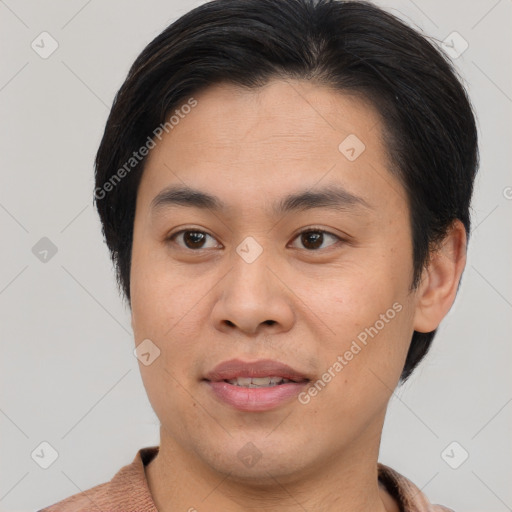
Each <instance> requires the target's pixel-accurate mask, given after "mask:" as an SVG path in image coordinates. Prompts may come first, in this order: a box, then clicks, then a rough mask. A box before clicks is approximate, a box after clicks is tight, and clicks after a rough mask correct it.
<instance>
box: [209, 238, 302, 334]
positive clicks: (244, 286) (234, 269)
mask: <svg viewBox="0 0 512 512" xmlns="http://www.w3.org/2000/svg"><path fill="white" fill-rule="evenodd" d="M270 250H271V249H269V248H264V247H263V245H262V244H260V243H259V242H258V241H257V240H256V239H255V238H254V237H247V238H245V239H244V240H243V241H242V242H241V243H240V244H239V245H238V246H237V247H236V248H235V252H234V253H233V254H232V263H231V271H230V272H228V274H227V275H226V278H225V279H223V280H222V283H223V284H222V286H223V290H222V293H221V295H220V296H219V301H218V303H217V304H216V305H215V309H214V320H215V322H216V323H217V324H218V326H220V325H234V326H237V327H238V328H240V329H241V330H244V331H246V332H248V333H249V332H250V333H254V332H255V331H257V330H258V328H259V325H260V324H262V323H264V322H266V323H267V324H270V325H272V326H274V327H273V329H280V328H281V329H288V328H289V327H290V325H291V322H292V321H293V312H292V309H291V305H290V303H289V298H288V297H287V296H286V292H285V289H284V287H283V286H282V285H280V283H279V280H278V279H277V278H276V276H275V275H274V273H276V270H275V269H274V271H273V272H272V271H271V270H270V269H269V268H268V267H270V268H272V261H274V260H273V258H272V256H271V254H270ZM269 321H271V322H269ZM275 324H279V326H280V327H279V326H275Z"/></svg>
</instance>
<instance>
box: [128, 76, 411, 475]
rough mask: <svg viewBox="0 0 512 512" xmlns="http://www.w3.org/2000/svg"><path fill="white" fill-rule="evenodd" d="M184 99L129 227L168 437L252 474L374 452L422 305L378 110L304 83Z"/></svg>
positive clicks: (214, 463)
mask: <svg viewBox="0 0 512 512" xmlns="http://www.w3.org/2000/svg"><path fill="white" fill-rule="evenodd" d="M194 98H195V100H196V101H197V104H196V105H195V106H194V107H193V108H191V109H186V111H187V112H188V113H187V114H186V115H183V116H182V117H180V120H179V123H177V124H175V125H174V127H173V129H172V130H170V131H169V133H168V134H165V135H164V136H163V137H162V140H161V141H157V144H156V147H154V149H152V150H151V152H150V154H149V156H148V160H147V163H146V166H145V170H144V174H143V177H142V180H141V183H140V187H139V190H138V196H137V204H136V216H135V225H134V239H133V252H132V263H131V306H132V326H133V329H134V334H135V342H136V344H137V345H138V344H139V343H141V342H142V341H143V340H150V342H148V341H146V342H145V343H146V344H147V343H150V345H147V346H151V347H153V349H152V350H151V351H150V352H151V354H153V355H152V356H151V361H152V362H151V364H147V365H145V364H141V365H140V368H141V373H142V379H143V382H144V385H145V388H146V391H147V394H148V397H149V400H150V402H151V404H152V406H153V409H154V411H155V413H156V414H157V416H158V418H159V420H160V422H161V425H162V427H161V446H162V447H164V446H167V449H169V450H170V451H172V452H173V453H174V455H175V456H176V457H178V458H180V460H182V461H183V460H185V459H186V461H187V464H190V467H195V468H196V469H198V470H202V469H204V468H208V470H210V471H217V472H221V473H224V474H227V473H231V474H232V478H240V479H241V480H243V479H244V478H250V479H251V480H252V481H254V480H255V479H258V478H259V477H261V478H263V477H265V476H268V474H269V473H270V474H272V475H274V476H275V477H281V479H282V480H281V481H283V482H284V481H286V479H287V478H292V475H294V476H297V475H302V476H305V477H306V476H307V475H308V474H313V473H314V472H318V470H319V468H322V470H325V469H326V468H328V467H329V466H331V465H335V464H336V461H338V460H340V457H341V458H343V457H345V458H346V457H348V458H349V459H352V460H354V461H360V460H366V459H367V460H371V459H375V460H376V459H377V455H378V444H379V440H380V432H381V429H382V424H383V420H384V415H385V410H386V406H387V402H388V400H389V398H390V396H391V394H392V390H393V389H394V388H395V386H396V384H397V382H398V379H399V377H400V374H401V371H402V369H403V366H404V362H405V357H406V354H407V350H408V347H409V343H410V340H411V336H412V334H413V331H414V315H415V307H416V300H415V295H414V294H410V293H409V286H410V284H411V281H412V242H411V230H410V225H409V212H408V208H407V202H406V196H405V192H404V190H403V188H402V186H401V185H400V183H399V182H398V181H397V179H396V178H395V177H394V176H393V175H392V174H391V172H390V170H389V169H390V165H391V164H390V162H389V158H388V155H387V148H386V147H385V145H384V142H383V126H382V123H381V121H380V119H379V116H378V114H377V112H376V111H375V110H374V109H373V108H372V107H371V106H370V105H369V104H368V103H365V102H364V101H363V100H361V99H358V98H356V97H354V96H349V95H345V94H342V93H340V92H338V91H333V90H331V89H328V88H326V87H324V86H318V85H313V84H311V83H308V82H302V81H290V82H285V81H281V80H275V81H272V82H270V83H269V84H268V85H267V86H265V87H263V88H261V89H258V90H251V91H247V90H242V89H240V88H237V87H236V86H233V85H226V84H222V85H216V86H213V87H210V88H208V89H207V90H205V91H203V92H202V93H201V94H198V95H195V96H194ZM184 111H185V110H184ZM164 133H165V132H164ZM363 144H364V146H363ZM178 188H182V189H183V190H181V192H179V193H178V192H177V189H178ZM185 188H186V189H187V190H185ZM191 190H194V191H196V192H197V194H195V195H190V194H189V193H188V192H190V191H191ZM163 192H164V193H163ZM165 192H167V193H165ZM200 194H204V195H208V196H213V197H214V198H216V199H215V200H212V198H211V197H208V198H205V197H203V196H201V195H200ZM157 196H159V197H157ZM292 196H294V199H290V198H291V197H292ZM200 199H201V200H200ZM154 347H157V349H155V348H154ZM158 350H159V351H160V352H159V355H158V357H156V358H155V359H154V360H153V357H154V356H155V354H157V353H158ZM219 365H220V366H219ZM284 365H286V366H284ZM244 377H245V379H244ZM265 377H276V379H272V381H269V380H268V379H265ZM250 378H258V379H259V380H248V379H250ZM281 379H286V380H282V381H281ZM226 380H229V381H230V382H226ZM288 381H291V382H288ZM278 382H281V383H280V384H279V383H278ZM249 383H251V385H252V386H262V387H247V386H248V384H249ZM240 384H241V386H240ZM270 384H274V385H270Z"/></svg>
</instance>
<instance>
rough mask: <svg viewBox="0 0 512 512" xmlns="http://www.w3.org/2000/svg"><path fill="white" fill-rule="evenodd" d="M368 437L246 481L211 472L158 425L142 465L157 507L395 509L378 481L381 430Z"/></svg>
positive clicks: (230, 511)
mask: <svg viewBox="0 0 512 512" xmlns="http://www.w3.org/2000/svg"><path fill="white" fill-rule="evenodd" d="M370 437H373V439H366V440H365V441H366V442H367V444H365V445H364V446H365V447H366V448H365V450H364V451H362V450H360V449H347V450H345V451H344V452H342V453H333V454H332V455H331V456H330V458H329V460H327V461H326V460H323V461H322V462H321V464H318V465H317V466H316V467H309V468H307V469H304V470H303V471H302V472H301V474H298V473H297V472H294V473H293V475H291V474H290V475H285V474H284V473H283V472H282V471H281V472H280V474H279V476H275V475H272V471H267V472H266V476H262V477H260V478H258V479H257V480H254V479H250V480H249V479H243V478H237V477H236V475H234V474H233V473H228V474H221V473H219V472H217V471H215V470H214V469H213V468H211V467H209V466H207V465H206V464H204V463H203V461H202V460H200V459H199V458H198V457H195V456H194V454H191V452H190V451H188V450H184V449H183V448H182V447H180V445H179V444H178V443H176V442H175V441H174V440H173V439H172V438H170V437H168V436H166V435H165V431H164V430H163V429H161V442H160V449H159V453H158V454H157V456H156V457H155V458H154V459H153V460H152V461H151V462H150V463H149V464H148V466H147V467H146V469H145V470H146V478H147V481H148V485H149V488H150V491H151V494H152V496H153V500H154V502H155V505H156V507H157V509H158V510H159V512H171V511H174V510H184V511H185V510H186V511H189V512H196V511H201V512H202V511H214V510H215V511H216V510H223V511H224V512H246V511H247V510H252V509H254V510H258V511H259V512H277V511H279V512H299V511H300V512H303V511H304V510H322V511H325V512H349V511H350V512H352V511H353V510H358V511H360V512H395V511H398V507H397V504H396V502H395V501H394V500H393V498H391V496H389V494H388V493H387V491H386V490H385V489H384V488H383V487H382V486H380V485H379V482H378V473H377V457H378V449H379V444H380V433H379V434H377V435H376V436H370ZM369 441H371V443H370V444H368V442H369Z"/></svg>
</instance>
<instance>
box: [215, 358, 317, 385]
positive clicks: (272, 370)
mask: <svg viewBox="0 0 512 512" xmlns="http://www.w3.org/2000/svg"><path fill="white" fill-rule="evenodd" d="M271 376H274V377H282V378H283V379H288V380H293V381H295V382H303V381H306V380H309V379H308V377H307V376H306V375H304V374H302V373H300V372H299V371H297V370H295V369H293V368H292V367H291V366H288V365H287V364H284V363H280V362H279V361H273V360H272V359H260V360H258V361H252V362H251V361H242V360H241V359H231V360H229V361H224V362H222V363H220V364H218V365H217V366H216V367H215V368H214V369H213V370H211V371H210V372H208V373H207V374H206V376H205V379H206V380H209V381H212V382H219V381H223V380H229V379H236V378H237V377H271Z"/></svg>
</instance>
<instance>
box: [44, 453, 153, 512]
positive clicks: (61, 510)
mask: <svg viewBox="0 0 512 512" xmlns="http://www.w3.org/2000/svg"><path fill="white" fill-rule="evenodd" d="M157 452H158V447H157V446H151V447H146V448H141V449H140V450H139V451H138V452H137V455H136V456H135V458H134V459H133V461H132V462H131V463H130V464H127V465H126V466H123V467H122V468H121V469H120V470H119V471H118V472H117V473H116V474H115V475H114V477H113V478H112V480H110V481H109V482H105V483H102V484H99V485H96V486H94V487H91V488H90V489H88V490H86V491H82V492H80V493H77V494H73V495H72V496H69V497H67V498H64V499H63V500H61V501H59V502H57V503H55V504H53V505H50V506H48V507H46V508H43V509H41V510H39V511H38V512H91V511H92V510H103V511H108V512H121V511H122V512H132V511H133V512H157V511H156V507H155V505H154V503H153V500H152V498H151V493H150V491H149V487H148V485H147V480H146V476H145V471H144V466H145V465H147V464H148V463H149V461H150V460H151V459H152V458H153V457H154V456H155V455H156V453H157Z"/></svg>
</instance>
